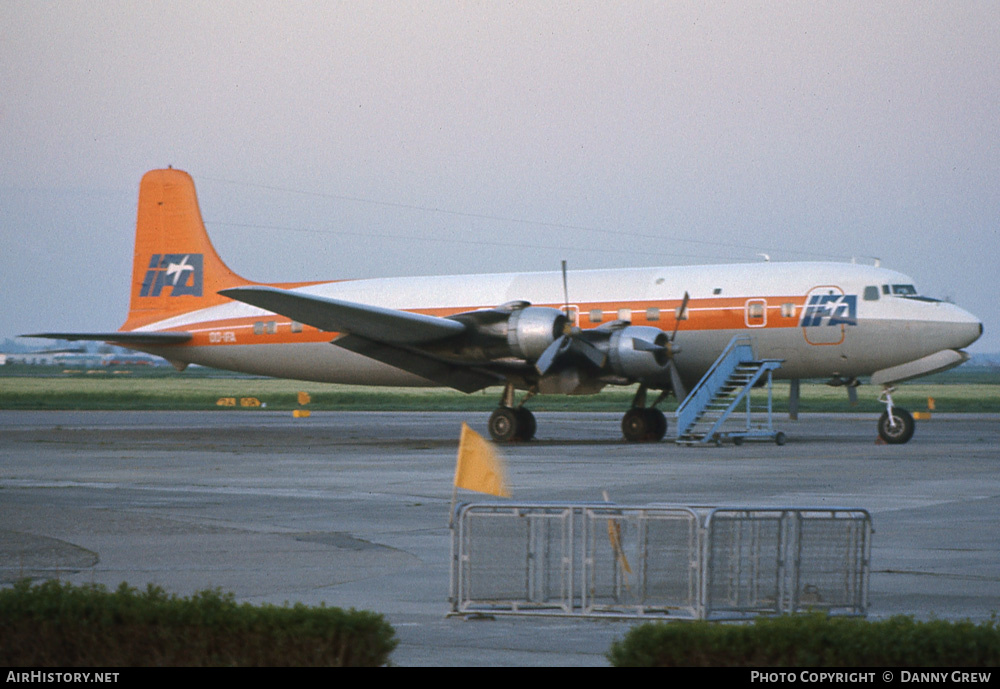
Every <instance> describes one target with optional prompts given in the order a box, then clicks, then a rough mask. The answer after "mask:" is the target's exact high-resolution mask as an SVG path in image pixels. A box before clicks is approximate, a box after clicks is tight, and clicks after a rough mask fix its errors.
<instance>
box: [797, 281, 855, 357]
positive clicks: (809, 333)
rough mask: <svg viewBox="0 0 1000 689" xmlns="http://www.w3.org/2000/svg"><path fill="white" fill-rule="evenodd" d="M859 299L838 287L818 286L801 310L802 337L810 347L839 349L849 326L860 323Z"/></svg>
mask: <svg viewBox="0 0 1000 689" xmlns="http://www.w3.org/2000/svg"><path fill="white" fill-rule="evenodd" d="M857 309H858V300H857V295H851V294H844V290H843V289H841V288H840V287H838V286H836V285H818V286H816V287H813V288H812V289H811V290H809V292H808V294H806V303H805V307H804V308H803V310H802V320H801V321H800V322H799V325H800V326H802V334H803V335H804V336H805V338H806V342H808V343H809V344H811V345H839V344H843V343H844V339H845V338H846V337H847V326H848V325H855V324H856V323H857Z"/></svg>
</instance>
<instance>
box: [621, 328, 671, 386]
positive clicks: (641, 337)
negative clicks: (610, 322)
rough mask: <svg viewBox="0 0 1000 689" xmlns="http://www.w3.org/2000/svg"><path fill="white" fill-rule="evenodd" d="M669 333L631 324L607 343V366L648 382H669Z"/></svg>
mask: <svg viewBox="0 0 1000 689" xmlns="http://www.w3.org/2000/svg"><path fill="white" fill-rule="evenodd" d="M669 339H670V338H669V337H667V334H666V333H665V332H663V331H662V330H660V329H659V328H653V327H650V326H645V325H630V326H627V327H625V328H622V329H621V330H617V331H615V332H614V333H613V334H612V335H611V339H610V340H609V341H608V364H609V365H610V366H611V369H612V370H613V371H614V372H615V374H617V375H619V376H622V377H624V378H630V379H632V380H639V381H642V382H645V383H647V384H648V383H653V384H665V383H668V382H669V381H670V369H669V364H670V357H669V355H668V353H667V344H668V342H669Z"/></svg>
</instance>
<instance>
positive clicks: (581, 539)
mask: <svg viewBox="0 0 1000 689" xmlns="http://www.w3.org/2000/svg"><path fill="white" fill-rule="evenodd" d="M871 534H872V526H871V516H870V515H869V514H868V512H867V511H865V510H861V509H848V508H811V507H763V508H744V507H738V508H734V507H686V506H664V505H649V506H634V505H616V504H614V503H573V504H569V503H510V502H495V503H492V502H491V503H478V504H464V505H459V506H458V507H457V508H456V514H455V521H454V525H453V530H452V567H451V598H450V600H451V605H452V613H454V614H477V613H478V614H539V615H577V616H611V617H652V618H666V619H741V618H746V617H751V616H754V615H761V614H781V613H795V612H805V611H808V610H821V611H824V612H828V613H830V614H837V615H864V614H865V613H866V612H867V609H868V575H869V558H870V552H871Z"/></svg>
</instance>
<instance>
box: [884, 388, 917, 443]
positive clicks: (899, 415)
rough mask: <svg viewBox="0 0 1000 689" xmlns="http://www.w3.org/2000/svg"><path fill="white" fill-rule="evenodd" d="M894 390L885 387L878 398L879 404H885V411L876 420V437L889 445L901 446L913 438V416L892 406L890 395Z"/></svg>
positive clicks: (900, 408)
mask: <svg viewBox="0 0 1000 689" xmlns="http://www.w3.org/2000/svg"><path fill="white" fill-rule="evenodd" d="M895 389H896V388H894V387H891V386H888V385H887V386H886V387H885V389H884V390H883V391H882V396H881V397H879V402H882V403H883V404H885V411H884V412H882V416H881V418H879V420H878V437H879V438H881V439H882V441H883V442H886V443H889V444H890V445H902V444H903V443H905V442H907V441H908V440H909V439H910V438H912V437H913V431H914V430H915V424H914V422H913V414H911V413H910V412H908V411H906V410H905V409H903V408H902V407H896V406H893V403H892V393H893V391H895Z"/></svg>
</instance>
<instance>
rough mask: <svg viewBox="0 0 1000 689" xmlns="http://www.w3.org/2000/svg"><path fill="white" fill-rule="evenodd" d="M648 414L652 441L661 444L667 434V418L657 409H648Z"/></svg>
mask: <svg viewBox="0 0 1000 689" xmlns="http://www.w3.org/2000/svg"><path fill="white" fill-rule="evenodd" d="M646 414H647V415H648V416H649V421H650V423H649V428H650V431H651V433H650V435H651V437H650V438H649V440H650V441H654V442H659V441H660V440H663V436H665V435H666V434H667V417H666V415H665V414H664V413H663V412H662V411H660V410H659V409H656V408H655V407H647V408H646Z"/></svg>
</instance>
